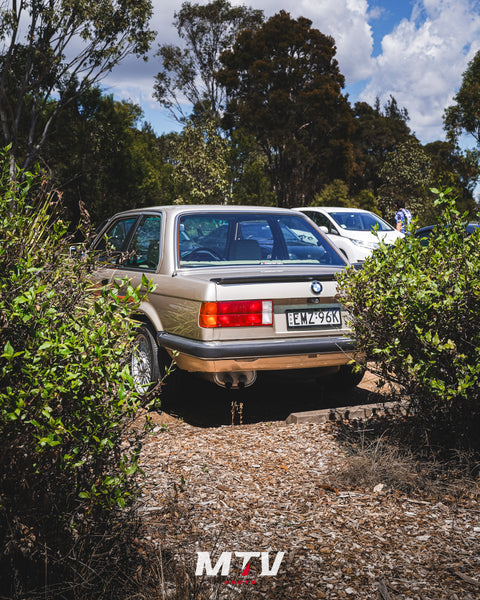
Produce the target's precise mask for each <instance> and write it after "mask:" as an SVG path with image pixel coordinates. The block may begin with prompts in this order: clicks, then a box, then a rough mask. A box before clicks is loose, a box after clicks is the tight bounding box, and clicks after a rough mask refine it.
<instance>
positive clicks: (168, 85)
mask: <svg viewBox="0 0 480 600" xmlns="http://www.w3.org/2000/svg"><path fill="white" fill-rule="evenodd" d="M262 21H263V12H262V11H261V10H254V9H252V8H248V7H246V6H232V5H231V4H230V3H229V2H228V0H214V1H213V2H210V3H209V4H205V5H204V4H192V3H191V2H184V3H183V4H182V8H181V9H180V10H179V11H178V13H175V20H174V22H173V24H174V26H175V28H176V29H177V32H178V36H179V37H180V38H181V40H183V43H184V46H183V48H181V47H179V46H175V45H172V44H162V45H161V46H160V47H159V50H158V53H157V56H159V57H160V59H161V68H160V71H159V73H158V74H157V75H156V77H155V86H154V89H155V92H154V96H155V98H156V99H157V100H158V101H159V102H160V104H161V105H162V106H164V107H165V108H166V109H167V110H168V111H169V112H170V114H171V115H172V116H173V117H174V118H175V119H176V120H177V121H179V122H184V121H185V120H186V119H187V116H188V114H189V113H190V111H191V109H192V107H193V108H194V110H195V111H196V112H201V111H202V110H207V111H209V112H211V114H213V115H216V114H217V113H218V111H219V110H220V108H221V107H222V106H223V104H224V100H225V97H224V90H223V88H222V86H221V85H220V84H219V82H218V81H217V79H216V78H215V72H216V71H217V70H218V69H219V68H220V62H219V57H220V54H221V53H222V52H224V51H225V50H227V49H228V48H229V47H230V46H231V45H232V44H233V41H234V39H235V36H236V34H237V33H238V32H239V31H240V30H241V29H243V28H245V27H249V28H255V27H257V26H258V25H259V24H260V23H261V22H262Z"/></svg>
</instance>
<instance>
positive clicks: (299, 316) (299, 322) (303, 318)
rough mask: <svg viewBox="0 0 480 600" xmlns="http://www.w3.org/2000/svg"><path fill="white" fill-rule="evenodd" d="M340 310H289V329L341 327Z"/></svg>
mask: <svg viewBox="0 0 480 600" xmlns="http://www.w3.org/2000/svg"><path fill="white" fill-rule="evenodd" d="M341 325H342V317H341V315H340V309H339V308H316V309H310V310H287V327H288V328H289V329H296V328H301V327H306V328H308V327H341Z"/></svg>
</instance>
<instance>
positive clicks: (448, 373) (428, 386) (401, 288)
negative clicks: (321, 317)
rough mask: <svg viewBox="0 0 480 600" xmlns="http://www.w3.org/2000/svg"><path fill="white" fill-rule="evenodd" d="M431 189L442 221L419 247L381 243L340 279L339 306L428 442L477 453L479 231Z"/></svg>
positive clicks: (410, 241)
mask: <svg viewBox="0 0 480 600" xmlns="http://www.w3.org/2000/svg"><path fill="white" fill-rule="evenodd" d="M432 191H435V192H436V193H437V195H438V198H437V200H436V202H435V204H436V205H437V207H438V208H441V209H442V217H441V220H440V223H439V225H438V228H437V230H436V233H435V235H434V236H433V237H432V239H431V240H430V242H429V243H428V244H422V243H421V242H420V241H419V240H418V239H416V238H415V237H414V236H413V235H410V236H407V237H406V238H405V239H402V240H398V241H397V242H396V244H395V246H393V247H390V246H386V245H383V244H381V245H380V248H379V249H378V251H377V252H375V253H374V254H373V255H372V256H371V258H370V259H369V260H367V261H366V262H365V265H364V267H363V268H362V269H361V270H360V271H355V270H354V269H353V268H352V269H348V272H347V273H346V274H345V275H343V276H341V278H340V288H341V296H342V301H343V303H344V304H345V307H346V308H347V310H348V311H349V313H350V314H351V319H352V326H353V330H354V335H355V337H356V339H357V343H358V346H359V348H360V350H362V351H364V352H365V354H366V356H367V359H368V360H371V361H375V363H376V366H377V369H378V371H379V373H380V374H381V376H382V377H384V378H385V379H390V380H392V379H393V380H395V381H397V382H398V383H399V384H400V385H401V386H402V388H403V390H404V391H405V394H406V395H407V397H409V398H411V400H412V407H413V410H414V412H415V413H416V415H417V416H418V417H419V418H420V422H421V423H423V427H424V430H425V431H427V432H428V436H429V438H428V439H429V440H430V441H431V442H432V443H433V442H435V441H436V442H437V443H439V444H441V445H443V446H444V447H445V448H448V449H450V448H453V447H472V446H473V447H476V448H477V449H480V438H479V436H478V432H479V431H480V302H479V299H480V232H477V233H474V234H473V235H470V236H467V235H466V234H465V231H464V226H465V219H464V215H460V214H459V212H458V211H457V210H456V209H455V202H454V199H453V198H452V197H450V196H449V195H448V194H449V192H450V191H451V190H447V191H446V192H438V191H437V190H432Z"/></svg>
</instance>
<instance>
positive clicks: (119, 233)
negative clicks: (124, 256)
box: [93, 217, 136, 264]
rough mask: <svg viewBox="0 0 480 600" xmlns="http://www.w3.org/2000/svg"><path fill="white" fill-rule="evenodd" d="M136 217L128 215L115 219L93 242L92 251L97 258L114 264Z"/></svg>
mask: <svg viewBox="0 0 480 600" xmlns="http://www.w3.org/2000/svg"><path fill="white" fill-rule="evenodd" d="M135 220H136V217H128V218H125V219H120V220H118V221H115V222H114V223H112V224H111V225H110V227H109V228H108V229H107V230H106V232H105V233H104V234H103V235H102V236H101V237H99V239H98V241H97V242H96V243H95V244H94V248H93V250H94V252H95V253H96V254H98V260H100V261H103V262H105V263H107V264H108V263H110V264H116V263H117V260H118V257H119V256H120V254H121V251H122V250H123V249H124V247H125V243H126V240H127V238H128V235H129V233H130V230H131V228H132V225H133V224H134V223H135Z"/></svg>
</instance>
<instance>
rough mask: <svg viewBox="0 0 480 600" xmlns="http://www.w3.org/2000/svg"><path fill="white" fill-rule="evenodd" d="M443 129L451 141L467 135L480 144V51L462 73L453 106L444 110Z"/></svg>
mask: <svg viewBox="0 0 480 600" xmlns="http://www.w3.org/2000/svg"><path fill="white" fill-rule="evenodd" d="M444 127H445V130H446V131H447V134H448V136H449V138H450V139H451V140H454V141H455V140H457V139H458V137H459V135H460V134H461V133H468V134H470V135H472V136H473V137H474V138H475V140H476V142H477V144H480V51H479V52H477V53H476V54H475V56H474V58H473V60H471V61H470V63H469V64H468V68H467V70H466V71H465V72H464V73H463V79H462V85H461V87H460V90H459V91H458V93H457V95H456V96H455V104H453V105H452V106H449V107H448V108H447V109H446V110H445V113H444Z"/></svg>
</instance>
